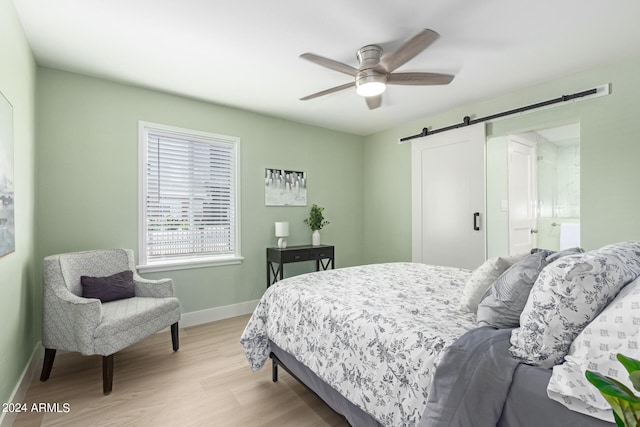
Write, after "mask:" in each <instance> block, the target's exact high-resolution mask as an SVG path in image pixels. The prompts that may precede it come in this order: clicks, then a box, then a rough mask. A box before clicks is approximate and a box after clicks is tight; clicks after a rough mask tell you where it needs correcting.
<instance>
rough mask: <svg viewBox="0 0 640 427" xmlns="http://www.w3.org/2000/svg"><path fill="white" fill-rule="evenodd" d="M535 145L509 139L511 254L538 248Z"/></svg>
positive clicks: (515, 138) (524, 140)
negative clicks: (536, 246)
mask: <svg viewBox="0 0 640 427" xmlns="http://www.w3.org/2000/svg"><path fill="white" fill-rule="evenodd" d="M536 223H537V209H536V151H535V142H531V141H528V140H526V139H524V138H520V137H517V136H515V135H510V136H509V253H510V254H511V255H516V254H522V253H528V252H530V251H531V249H533V248H534V247H535V245H536V237H537V232H538V230H537V229H536Z"/></svg>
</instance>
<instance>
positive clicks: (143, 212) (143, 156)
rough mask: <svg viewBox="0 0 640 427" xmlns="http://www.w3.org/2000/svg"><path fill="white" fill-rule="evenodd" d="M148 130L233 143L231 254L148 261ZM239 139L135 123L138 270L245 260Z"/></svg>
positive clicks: (150, 123)
mask: <svg viewBox="0 0 640 427" xmlns="http://www.w3.org/2000/svg"><path fill="white" fill-rule="evenodd" d="M150 132H154V133H159V134H164V135H168V136H169V135H170V136H177V137H182V138H185V139H193V140H197V141H200V142H203V141H204V142H206V141H217V142H223V143H229V144H231V145H232V146H233V155H232V157H233V158H232V162H231V163H232V168H233V171H232V174H233V184H232V185H233V190H232V193H233V205H234V206H233V209H234V213H235V214H234V217H233V221H234V233H233V253H232V254H220V255H208V256H195V255H187V256H185V257H180V258H176V259H171V260H157V261H150V260H149V259H148V254H147V250H148V247H147V243H148V242H147V204H146V199H147V185H148V181H147V161H148V146H147V142H148V135H149V133H150ZM240 216H241V215H240V138H239V137H235V136H228V135H220V134H215V133H212V132H205V131H198V130H193V129H186V128H180V127H176V126H170V125H164V124H159V123H152V122H146V121H139V122H138V254H139V255H138V256H139V265H138V266H137V268H138V270H139V271H140V272H154V271H166V270H181V269H189V268H201V267H212V266H220V265H230V264H239V263H241V262H242V260H243V259H244V258H243V257H242V255H241V244H240V243H241V239H240Z"/></svg>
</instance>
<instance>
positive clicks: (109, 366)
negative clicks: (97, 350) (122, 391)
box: [102, 354, 114, 395]
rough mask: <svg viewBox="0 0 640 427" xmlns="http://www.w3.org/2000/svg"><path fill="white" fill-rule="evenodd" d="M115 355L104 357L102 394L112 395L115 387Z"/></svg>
mask: <svg viewBox="0 0 640 427" xmlns="http://www.w3.org/2000/svg"><path fill="white" fill-rule="evenodd" d="M113 356H114V355H113V354H110V355H108V356H102V392H103V393H104V394H105V395H107V394H111V389H112V387H113Z"/></svg>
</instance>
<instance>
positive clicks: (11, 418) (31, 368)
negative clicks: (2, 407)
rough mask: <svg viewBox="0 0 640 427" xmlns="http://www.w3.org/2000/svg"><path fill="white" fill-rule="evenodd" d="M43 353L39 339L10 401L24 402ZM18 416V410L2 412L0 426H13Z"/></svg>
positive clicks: (0, 413)
mask: <svg viewBox="0 0 640 427" xmlns="http://www.w3.org/2000/svg"><path fill="white" fill-rule="evenodd" d="M42 353H43V347H42V344H41V343H40V341H38V342H37V343H36V346H35V347H34V348H33V351H32V352H31V357H30V358H29V363H27V366H25V368H24V370H23V371H22V375H21V376H20V380H19V381H18V384H16V387H15V388H14V389H13V392H12V393H11V398H10V399H9V402H12V403H22V402H24V397H25V396H26V395H27V389H28V388H29V385H30V384H31V381H32V380H33V376H34V374H35V373H36V372H37V370H38V365H39V364H40V363H41V362H42V357H43V354H42ZM17 416H18V414H17V412H0V427H11V426H12V425H13V423H14V422H15V420H16V417H17Z"/></svg>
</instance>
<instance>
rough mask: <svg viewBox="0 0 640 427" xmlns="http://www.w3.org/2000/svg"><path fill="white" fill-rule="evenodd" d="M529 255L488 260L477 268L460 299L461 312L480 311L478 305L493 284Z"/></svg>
mask: <svg viewBox="0 0 640 427" xmlns="http://www.w3.org/2000/svg"><path fill="white" fill-rule="evenodd" d="M526 255H527V254H523V255H514V256H510V257H496V258H491V259H488V260H486V261H485V262H483V263H482V265H480V267H478V268H476V269H475V270H474V271H473V273H471V276H470V277H469V279H468V280H467V283H466V284H465V286H464V290H463V291H462V297H461V298H460V310H461V311H463V312H468V313H475V312H477V311H478V303H480V300H481V299H482V297H483V296H484V294H485V293H486V292H487V289H489V287H490V286H491V285H492V284H493V282H494V281H495V280H496V279H497V278H498V277H500V275H501V274H502V273H504V272H505V271H506V270H507V269H508V268H509V267H511V266H512V265H513V264H514V263H516V262H517V261H519V260H520V259H522V258H523V257H525V256H526Z"/></svg>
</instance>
